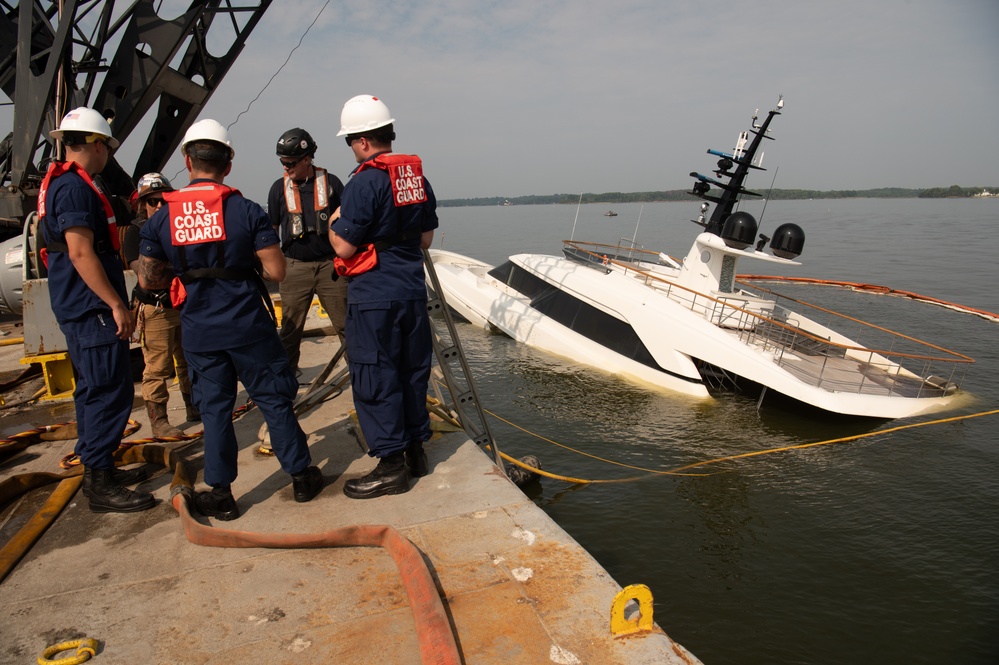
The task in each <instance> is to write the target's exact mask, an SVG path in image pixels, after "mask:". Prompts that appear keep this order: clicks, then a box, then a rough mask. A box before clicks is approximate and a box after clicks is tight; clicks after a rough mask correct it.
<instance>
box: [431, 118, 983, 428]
mask: <svg viewBox="0 0 999 665" xmlns="http://www.w3.org/2000/svg"><path fill="white" fill-rule="evenodd" d="M783 104H784V102H783V99H780V100H779V101H778V103H777V107H776V108H774V109H773V110H771V111H770V112H769V114H768V115H767V117H766V119H765V120H764V121H763V123H762V124H759V123H758V122H757V120H758V118H757V116H756V115H754V116H753V123H752V128H751V129H750V130H748V131H746V132H742V133H741V134H740V135H739V139H738V141H737V143H736V146H735V149H734V150H733V151H732V152H731V153H726V152H720V151H716V150H708V153H709V154H712V155H714V156H716V157H718V158H719V160H718V163H717V168H716V169H715V171H714V177H710V176H706V175H702V174H700V173H696V172H695V173H691V176H692V177H694V179H695V182H694V186H693V189H692V193H693V194H694V195H696V196H698V197H700V198H701V199H703V200H704V201H705V202H704V203H703V204H702V205H701V211H700V215H699V216H698V218H697V220H692V221H694V223H696V224H698V225H699V226H701V227H702V228H703V231H702V232H701V233H700V234H699V235H698V236H697V237H696V238H695V240H694V243H693V245H692V246H691V248H690V250H689V251H688V252H687V255H686V257H685V258H684V259H683V260H682V261H677V260H674V259H672V258H671V257H670V256H668V255H667V254H665V253H659V252H651V251H647V250H644V249H641V248H640V247H638V246H635V245H634V244H633V243H627V242H622V243H619V244H617V245H602V244H598V243H590V242H578V241H572V240H567V241H564V246H563V255H564V256H561V257H560V256H548V255H540V254H517V255H514V256H511V257H510V258H509V260H508V261H507V262H505V263H503V264H502V265H500V266H497V267H493V266H491V265H488V264H486V263H483V262H481V261H477V260H475V259H472V258H469V257H466V256H461V255H459V254H455V253H453V252H446V251H442V250H431V251H430V255H431V258H432V260H433V264H434V268H435V270H436V273H437V277H438V282H439V283H440V288H441V290H443V291H444V296H445V299H446V301H447V303H448V305H449V306H450V307H451V308H452V309H453V310H455V311H456V312H458V313H459V314H460V315H461V316H463V317H464V318H465V319H467V320H468V321H470V322H472V323H473V324H476V325H479V326H482V327H485V328H489V329H494V330H499V331H501V332H503V333H505V334H507V335H509V336H510V337H512V338H513V339H515V340H517V341H519V342H523V343H525V344H528V345H530V346H534V347H537V348H539V349H543V350H545V351H548V352H551V353H554V354H558V355H561V356H564V357H567V358H570V359H573V360H576V361H578V362H582V363H586V364H589V365H593V366H595V367H597V368H599V369H601V370H603V371H607V372H610V373H612V374H616V375H620V376H622V377H625V378H628V379H631V380H634V381H638V382H641V383H646V384H651V385H653V386H658V387H661V388H666V389H669V390H673V391H676V392H679V393H684V394H687V395H692V396H696V397H704V398H708V397H710V395H711V394H712V392H714V391H717V390H732V389H735V390H742V391H749V392H752V393H754V394H759V399H760V400H761V402H762V401H763V400H765V399H766V397H767V396H768V395H772V394H774V393H778V394H780V395H784V396H786V397H789V398H792V399H794V400H797V401H799V402H803V403H805V404H809V405H811V406H813V407H816V408H818V409H821V410H823V411H827V412H830V413H835V414H844V415H852V416H867V417H873V418H902V417H907V416H914V415H917V414H923V413H931V412H936V411H941V410H945V409H947V408H951V407H953V406H954V403H955V401H956V400H957V399H959V395H960V394H961V391H960V390H959V388H958V386H957V383H956V381H957V380H958V378H959V377H961V376H963V372H964V369H965V368H966V367H968V365H969V364H970V363H973V362H974V361H973V360H972V359H971V358H968V357H966V356H963V355H961V354H959V353H956V352H953V351H949V350H947V349H943V348H941V347H939V346H935V345H933V344H929V343H926V342H922V341H919V340H916V339H914V338H912V337H909V336H906V335H902V334H899V333H895V332H892V331H889V330H887V329H885V328H882V327H879V326H875V325H872V324H866V323H864V322H861V321H858V320H856V319H853V318H850V317H845V316H843V315H839V314H836V313H834V312H830V311H829V310H827V309H824V308H818V307H814V306H811V305H807V304H806V303H802V302H800V301H796V300H794V301H792V300H791V299H785V298H783V297H781V296H776V294H772V293H768V292H762V291H761V290H759V289H757V291H761V292H759V293H757V292H751V291H748V290H745V289H743V288H742V287H741V286H740V285H739V284H738V283H737V280H736V274H737V270H736V269H737V266H738V263H739V261H740V259H755V260H758V261H766V262H771V263H778V264H783V265H799V264H798V263H797V262H796V261H795V259H796V258H797V257H798V256H799V255H800V254H801V251H802V249H803V247H804V242H805V234H804V232H803V231H802V229H801V228H800V227H798V226H797V225H795V224H784V225H782V226H779V227H778V228H777V229H775V230H774V232H773V234H772V237H767V236H764V235H762V234H760V235H759V236H758V237H757V231H758V226H757V223H756V220H755V219H754V218H753V216H752V215H751V214H749V213H748V212H744V211H737V210H736V207H737V204H738V202H739V198H740V196H759V195H758V194H754V193H753V192H750V191H748V190H746V189H745V188H744V183H745V180H746V176H747V174H748V173H749V171H750V170H764V169H762V166H761V164H760V163H759V161H754V160H755V156H756V154H757V151H758V149H759V147H760V144H761V143H762V141H763V140H764V139H771V138H772V137H770V136H769V126H770V123H771V121H772V120H773V119H774V118H775V117H776V116H778V115H780V109H781V108H782V107H783ZM750 135H752V139H751V140H750ZM713 188H714V189H717V190H719V191H718V194H717V195H716V194H715V193H714V190H713ZM709 202H710V203H714V204H715V205H714V210H713V211H712V212H711V214H710V217H708V216H707V215H708V210H709V208H710V204H709ZM768 243H769V245H768ZM767 246H769V249H770V252H769V253H768V252H766V251H764V249H765V247H767ZM785 300H786V301H787V302H786V303H785ZM792 305H793V306H794V307H795V309H791V306H792ZM803 308H813V309H814V312H815V313H814V314H813V313H812V310H809V311H807V312H806V311H805V310H804V309H803ZM810 317H812V318H810ZM837 317H842V318H839V319H838V320H839V321H840V322H844V321H849V322H850V326H851V329H853V328H856V327H857V326H861V327H863V329H864V331H865V332H864V342H863V343H862V342H861V341H859V336H857V337H858V339H851V338H848V337H846V336H844V335H842V334H840V333H838V332H836V331H835V330H834V329H833V328H832V327H829V326H830V325H831V321H829V320H827V319H830V320H831V319H836V318H837ZM820 320H821V321H822V322H820ZM868 337H869V338H870V339H868Z"/></svg>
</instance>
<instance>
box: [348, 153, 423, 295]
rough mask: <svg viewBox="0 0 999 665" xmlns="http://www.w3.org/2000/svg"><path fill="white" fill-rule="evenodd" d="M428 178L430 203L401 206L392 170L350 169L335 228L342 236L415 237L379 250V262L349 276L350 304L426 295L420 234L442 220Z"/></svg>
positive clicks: (361, 241) (353, 240) (362, 241)
mask: <svg viewBox="0 0 999 665" xmlns="http://www.w3.org/2000/svg"><path fill="white" fill-rule="evenodd" d="M423 182H424V187H425V189H426V192H427V202H426V203H415V204H412V205H407V206H400V207H398V208H397V207H396V206H395V204H394V202H393V199H392V183H391V181H390V179H389V176H388V174H387V173H385V172H384V171H382V170H381V169H377V168H369V169H365V170H363V171H361V172H360V173H357V172H356V171H355V172H354V173H353V174H351V177H350V179H349V180H348V181H347V184H346V186H345V187H344V189H343V194H342V195H341V200H340V219H338V220H337V221H336V222H334V223H333V231H334V232H335V233H336V234H337V235H338V236H340V237H341V238H343V239H344V240H346V241H347V242H349V243H350V244H352V245H355V246H357V247H360V246H362V245H366V244H368V243H371V242H376V241H379V240H388V239H390V238H393V237H396V236H398V235H400V234H402V233H408V234H411V235H414V236H415V237H413V238H410V239H408V240H405V241H403V242H401V243H399V244H395V245H392V246H391V247H388V248H386V249H381V250H378V265H377V266H376V267H375V268H374V269H373V270H370V271H368V272H366V273H363V274H361V275H357V276H356V277H351V278H350V282H349V283H350V288H349V289H347V301H348V302H349V303H351V304H361V303H373V302H385V301H391V300H425V299H426V297H427V287H426V283H425V282H424V275H423V252H422V251H421V250H420V238H419V236H420V234H421V233H423V232H425V231H432V230H434V229H436V228H437V227H438V225H439V222H438V219H437V198H436V197H435V196H434V191H433V189H432V188H431V187H430V183H429V182H428V181H427V179H426V178H424V179H423Z"/></svg>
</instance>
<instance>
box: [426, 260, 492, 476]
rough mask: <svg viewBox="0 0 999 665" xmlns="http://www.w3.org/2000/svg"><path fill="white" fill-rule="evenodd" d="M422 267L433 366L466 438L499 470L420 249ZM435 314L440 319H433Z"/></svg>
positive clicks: (439, 295)
mask: <svg viewBox="0 0 999 665" xmlns="http://www.w3.org/2000/svg"><path fill="white" fill-rule="evenodd" d="M423 265H424V268H426V271H427V276H428V277H429V278H430V291H431V292H430V293H429V294H428V299H427V311H428V312H429V313H430V329H431V331H432V332H433V342H434V353H436V354H437V364H438V366H439V368H440V371H441V373H442V374H443V375H444V383H445V385H446V386H447V389H448V392H450V393H451V400H452V403H453V406H454V410H455V411H456V412H457V414H458V420H459V422H460V423H461V426H462V428H464V430H465V433H466V434H468V436H469V438H470V439H471V440H472V441H474V442H475V443H476V444H478V445H479V446H489V448H490V450H492V453H493V460H494V461H495V463H496V466H497V467H498V468H499V469H500V470H501V471H503V470H504V468H503V458H502V457H501V456H500V452H499V448H498V447H497V446H496V441H495V439H493V435H492V433H491V432H490V431H489V424H488V423H487V422H486V414H485V412H484V411H483V410H482V403H481V402H480V401H479V394H478V392H477V391H476V390H475V382H474V381H473V380H472V372H471V370H470V369H469V367H468V361H467V360H466V359H465V353H464V351H463V350H462V348H461V341H460V340H459V339H458V332H457V330H455V327H454V317H452V316H451V310H450V309H449V308H448V306H447V303H446V302H445V301H444V292H443V290H441V285H440V282H439V281H438V279H437V271H436V270H435V269H434V262H433V261H432V260H431V258H430V252H429V250H426V249H425V250H423ZM437 314H439V315H440V316H439V317H438V316H435V315H437ZM440 321H443V324H444V325H443V326H441V325H440ZM442 328H444V329H445V330H442ZM504 473H505V471H504Z"/></svg>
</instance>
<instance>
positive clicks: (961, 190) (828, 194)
mask: <svg viewBox="0 0 999 665" xmlns="http://www.w3.org/2000/svg"><path fill="white" fill-rule="evenodd" d="M983 193H989V194H991V196H990V197H988V198H995V197H999V186H997V187H961V186H959V185H951V186H950V187H932V188H928V189H905V188H901V187H883V188H880V189H840V190H824V191H821V190H812V189H774V190H772V191H770V192H767V196H766V198H768V199H770V200H771V201H800V200H806V199H960V198H976V197H982V198H986V197H983V196H982V195H983ZM761 197H762V193H761ZM697 200H699V199H698V198H697V197H696V196H694V195H693V194H691V193H690V192H689V191H688V190H683V189H671V190H665V191H661V192H606V193H603V194H590V193H584V194H583V195H582V199H580V195H579V194H545V195H532V196H513V197H503V196H487V197H480V198H466V199H441V200H439V201H438V202H437V204H438V205H439V206H441V207H445V208H456V207H465V206H505V205H511V206H514V205H552V204H565V205H569V204H571V205H576V204H577V203H580V202H582V203H604V204H609V205H613V204H617V203H665V202H670V201H697ZM751 200H753V199H747V201H751Z"/></svg>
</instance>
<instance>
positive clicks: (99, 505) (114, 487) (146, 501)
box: [83, 467, 156, 513]
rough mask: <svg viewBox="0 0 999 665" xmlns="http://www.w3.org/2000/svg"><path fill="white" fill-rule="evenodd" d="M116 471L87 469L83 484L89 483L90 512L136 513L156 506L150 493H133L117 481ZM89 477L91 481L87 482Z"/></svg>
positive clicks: (112, 469) (84, 472)
mask: <svg viewBox="0 0 999 665" xmlns="http://www.w3.org/2000/svg"><path fill="white" fill-rule="evenodd" d="M114 472H115V469H114V468H111V469H93V468H90V467H88V468H86V469H84V471H83V482H85V483H87V485H88V488H87V491H88V492H89V494H88V495H87V498H88V499H89V500H90V510H91V512H94V513H136V512H139V511H140V510H146V509H148V508H152V507H153V506H155V505H156V499H154V498H153V495H152V494H149V493H148V492H133V491H132V490H128V489H125V488H124V487H122V486H121V485H119V484H118V483H117V482H116V481H115V474H114ZM87 476H90V481H89V482H87Z"/></svg>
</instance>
